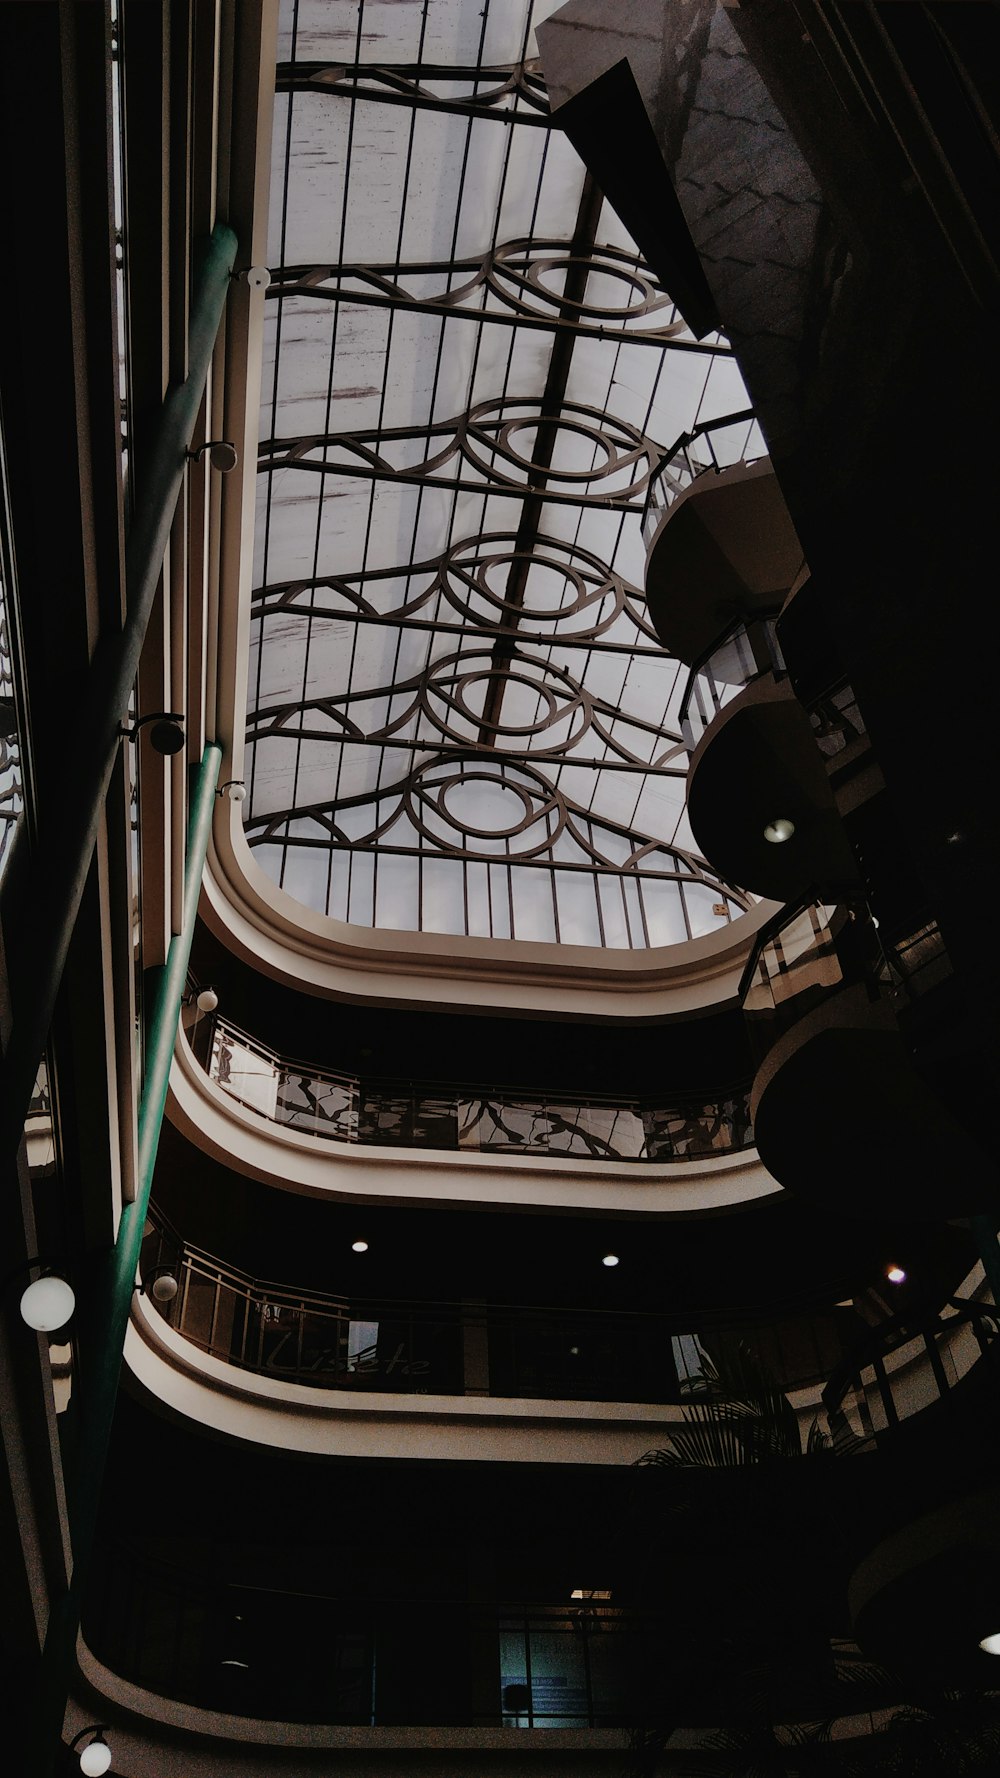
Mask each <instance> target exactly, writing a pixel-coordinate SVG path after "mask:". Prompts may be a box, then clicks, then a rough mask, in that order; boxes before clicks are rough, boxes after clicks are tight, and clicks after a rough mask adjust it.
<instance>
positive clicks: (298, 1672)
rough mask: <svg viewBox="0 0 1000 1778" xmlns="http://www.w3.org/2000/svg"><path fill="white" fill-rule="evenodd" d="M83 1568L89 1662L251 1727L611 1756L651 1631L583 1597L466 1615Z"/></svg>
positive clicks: (636, 1618) (121, 1555)
mask: <svg viewBox="0 0 1000 1778" xmlns="http://www.w3.org/2000/svg"><path fill="white" fill-rule="evenodd" d="M95 1568H96V1570H97V1572H96V1574H95V1579H94V1583H93V1585H92V1587H91V1591H90V1596H89V1600H88V1607H87V1611H86V1614H85V1625H84V1632H85V1635H86V1639H87V1645H88V1649H89V1651H90V1653H91V1654H92V1655H93V1656H96V1658H97V1660H98V1661H100V1662H101V1663H103V1664H104V1665H105V1666H106V1667H107V1668H110V1669H111V1671H112V1672H113V1673H114V1674H116V1675H118V1676H119V1677H121V1678H122V1679H125V1680H128V1681H131V1682H132V1683H133V1684H135V1685H138V1686H142V1687H144V1688H147V1690H148V1691H149V1692H152V1693H154V1694H156V1695H157V1696H159V1697H161V1698H169V1699H171V1700H176V1701H177V1702H178V1703H182V1704H187V1705H189V1706H193V1707H194V1708H195V1709H201V1710H206V1711H218V1712H224V1713H225V1714H226V1715H228V1716H235V1717H243V1718H253V1719H255V1720H258V1721H259V1720H262V1719H263V1720H268V1721H280V1722H282V1723H323V1724H330V1725H337V1724H340V1725H344V1726H353V1727H355V1728H361V1729H364V1728H380V1727H386V1728H388V1727H394V1726H397V1725H406V1726H408V1727H410V1728H419V1727H421V1726H423V1727H426V1728H431V1729H436V1730H440V1729H442V1728H447V1727H455V1728H457V1727H468V1728H479V1729H488V1728H495V1729H514V1730H522V1731H530V1730H533V1729H547V1730H559V1729H563V1730H567V1729H568V1730H572V1729H590V1730H594V1729H598V1730H599V1729H602V1728H607V1729H611V1728H613V1727H616V1726H617V1727H618V1728H619V1734H618V1735H617V1736H616V1737H615V1739H616V1742H617V1745H618V1746H619V1747H620V1746H621V1735H620V1727H621V1725H623V1724H624V1723H626V1722H627V1721H630V1720H635V1715H636V1707H637V1705H638V1704H639V1702H640V1701H639V1699H638V1698H637V1697H636V1696H635V1692H636V1687H635V1684H634V1678H633V1676H634V1675H635V1673H636V1671H637V1670H638V1668H639V1667H640V1665H641V1666H642V1668H643V1670H644V1671H646V1672H647V1673H648V1672H649V1670H650V1664H649V1662H648V1655H649V1643H650V1639H651V1638H653V1637H655V1635H656V1628H657V1622H656V1620H655V1619H654V1618H652V1616H651V1615H650V1614H648V1613H640V1612H637V1611H629V1612H624V1611H622V1610H621V1609H619V1608H616V1607H614V1606H612V1605H611V1604H609V1603H606V1602H605V1601H604V1600H602V1599H600V1598H598V1597H592V1598H586V1599H585V1598H581V1599H580V1601H579V1602H575V1601H572V1600H568V1601H566V1602H565V1603H560V1604H554V1603H549V1604H547V1603H544V1602H541V1603H531V1602H522V1601H516V1602H501V1603H493V1602H490V1603H482V1604H470V1603H467V1602H466V1601H464V1600H456V1599H453V1598H452V1599H447V1598H445V1599H413V1598H412V1597H411V1598H403V1599H377V1600H372V1599H368V1598H363V1597H362V1598H357V1597H353V1598H351V1597H348V1598H344V1597H335V1596H332V1595H330V1594H328V1593H326V1592H324V1591H323V1590H322V1589H321V1587H319V1586H317V1587H316V1588H315V1590H310V1591H305V1590H302V1589H299V1590H295V1591H293V1590H291V1589H282V1588H281V1587H278V1586H274V1585H253V1584H247V1583H243V1584H239V1583H236V1582H227V1581H224V1580H222V1579H220V1578H218V1577H216V1576H214V1575H211V1574H206V1573H205V1572H204V1571H201V1572H198V1571H196V1570H195V1569H194V1567H193V1566H192V1567H183V1568H182V1567H180V1566H179V1565H177V1564H175V1563H173V1562H170V1561H167V1560H163V1559H161V1558H157V1557H155V1556H152V1555H151V1554H150V1553H149V1552H148V1551H145V1550H139V1549H136V1548H134V1547H133V1546H132V1545H130V1544H128V1543H126V1542H125V1541H120V1542H116V1543H114V1544H111V1545H108V1546H106V1547H105V1549H104V1550H103V1551H102V1558H101V1561H100V1562H99V1563H97V1564H95ZM640 1648H644V1650H645V1653H646V1656H647V1660H646V1661H645V1662H642V1663H640V1662H639V1661H638V1660H637V1655H638V1653H639V1650H640ZM517 1739H518V1741H520V1737H518V1738H517ZM522 1748H523V1743H522Z"/></svg>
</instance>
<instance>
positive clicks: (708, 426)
mask: <svg viewBox="0 0 1000 1778" xmlns="http://www.w3.org/2000/svg"><path fill="white" fill-rule="evenodd" d="M756 418H757V415H756V412H755V410H754V409H753V408H752V407H748V408H741V409H740V411H739V412H738V413H735V414H720V415H718V416H717V418H715V419H714V420H700V421H699V422H698V424H697V425H696V426H692V427H691V430H690V431H689V432H681V433H680V434H679V435H678V437H677V438H676V439H675V440H674V442H673V444H672V445H670V446H669V448H668V449H667V450H666V451H665V452H664V454H663V456H662V457H661V458H660V461H659V463H658V464H657V466H656V469H655V471H654V472H653V474H652V475H651V476H650V478H649V485H648V487H647V489H646V503H645V505H644V507H643V510H642V517H641V519H640V521H639V523H640V528H641V531H642V535H643V537H645V535H646V522H647V520H648V518H649V510H650V507H651V505H653V504H654V491H655V490H656V489H657V488H658V487H659V486H660V484H661V482H663V481H664V480H665V478H666V477H667V476H668V474H669V471H670V466H671V464H673V463H676V461H677V459H678V457H680V456H682V455H683V454H684V453H685V452H686V451H687V450H688V449H689V447H690V446H691V445H693V444H694V443H695V440H696V439H699V438H705V437H706V436H709V435H710V434H711V433H713V432H722V431H724V430H725V428H726V427H728V426H741V425H743V424H744V423H746V424H748V425H750V424H752V423H753V422H754V421H755V420H756ZM712 454H713V459H714V457H715V453H714V451H713V453H712ZM766 455H767V450H766V448H765V449H764V450H763V451H762V452H761V456H766ZM748 460H749V461H752V462H756V461H757V460H758V459H757V458H751V459H748ZM725 467H728V466H727V465H724V464H720V463H719V462H718V461H713V462H711V463H705V464H702V465H701V467H700V469H699V470H697V471H696V472H695V474H694V475H693V476H692V480H697V477H698V474H703V473H705V472H706V471H708V470H714V472H715V474H716V475H718V474H719V473H720V471H721V469H723V468H725Z"/></svg>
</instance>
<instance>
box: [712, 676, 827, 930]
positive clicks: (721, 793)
mask: <svg viewBox="0 0 1000 1778" xmlns="http://www.w3.org/2000/svg"><path fill="white" fill-rule="evenodd" d="M688 814H689V816H690V820H691V827H692V831H693V833H694V837H695V843H696V845H697V846H698V848H699V850H700V851H701V852H702V853H703V855H704V856H705V857H706V858H707V859H710V860H711V862H712V864H713V865H714V867H715V869H716V870H718V871H720V872H721V874H722V875H723V876H724V877H727V878H728V879H729V880H730V881H731V882H734V883H741V884H743V885H744V886H745V887H746V888H747V889H750V890H752V891H753V893H754V894H756V895H763V896H767V897H769V898H770V899H772V900H774V901H784V902H789V901H795V900H797V899H798V897H799V896H801V895H802V894H803V893H804V892H805V891H806V890H807V889H810V888H814V889H817V890H819V891H820V892H823V891H824V890H825V889H827V888H828V887H836V888H839V889H843V888H844V887H845V886H846V885H848V884H850V883H853V882H854V881H855V879H856V877H857V864H856V862H855V859H854V854H853V853H852V851H851V848H850V846H849V845H848V843H847V839H846V836H845V834H844V830H843V826H842V823H841V819H840V816H839V814H838V812H837V808H836V805H835V803H834V800H833V793H832V791H831V789H830V785H829V782H828V780H827V776H826V772H825V770H824V766H823V759H822V756H821V754H820V753H819V751H818V749H817V747H816V742H815V739H814V737H813V733H812V730H811V729H810V727H809V719H808V717H807V716H806V713H805V711H804V710H803V708H802V706H801V704H800V703H799V702H798V699H797V698H796V697H795V696H794V694H793V692H792V690H791V687H790V686H789V684H788V681H787V680H784V679H782V680H778V679H776V678H775V676H774V674H773V673H768V674H765V675H763V676H762V677H761V678H760V679H756V680H754V682H753V683H752V684H751V685H749V686H748V687H747V689H746V690H745V691H744V692H741V693H740V695H739V696H738V697H737V698H734V699H733V701H732V703H731V704H728V705H727V706H726V707H725V709H724V710H722V711H721V712H720V714H719V715H718V716H717V717H716V719H715V721H714V722H713V723H712V726H711V727H710V728H709V729H708V730H707V732H706V733H705V735H704V736H703V737H702V740H701V742H700V743H699V745H698V747H697V748H696V750H695V753H694V756H693V758H692V760H691V770H690V773H689V775H688ZM779 817H784V818H785V819H787V820H790V821H792V822H793V823H794V827H795V832H794V834H793V836H792V838H791V839H790V840H788V841H786V842H785V843H784V844H781V845H773V844H771V843H770V842H769V841H768V840H766V839H765V837H764V829H765V827H766V826H767V825H768V824H769V823H770V822H773V821H775V820H777V819H778V818H779Z"/></svg>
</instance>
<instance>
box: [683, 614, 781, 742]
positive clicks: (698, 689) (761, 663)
mask: <svg viewBox="0 0 1000 1778" xmlns="http://www.w3.org/2000/svg"><path fill="white" fill-rule="evenodd" d="M784 671H785V660H784V656H783V655H782V652H781V647H780V645H779V643H778V638H777V634H776V632H775V626H774V620H773V618H759V619H755V620H754V621H753V622H751V623H746V624H744V623H740V624H736V625H733V626H732V627H731V628H730V629H728V630H727V631H726V632H725V635H724V636H722V637H721V638H720V639H719V641H718V642H716V643H714V644H713V647H712V651H711V653H710V654H709V655H707V656H706V657H705V658H704V659H703V660H701V661H700V662H699V663H698V664H697V665H696V666H694V667H693V668H692V669H691V672H690V674H689V675H688V682H687V685H686V687H685V689H684V697H683V699H682V702H681V708H680V729H681V734H682V735H683V737H684V743H685V746H686V747H687V749H688V751H689V752H690V753H693V752H694V750H695V748H696V747H697V745H698V742H699V741H700V740H701V737H702V735H703V734H704V733H705V731H706V729H708V728H710V727H711V724H712V723H713V722H714V721H715V718H716V717H717V716H718V714H719V712H720V711H721V710H724V709H725V707H726V705H727V704H730V703H732V701H733V699H734V698H735V697H737V696H738V695H739V693H740V692H741V691H743V690H744V689H745V688H746V686H748V685H750V684H751V683H752V681H753V680H755V679H760V678H761V677H762V676H763V674H765V673H784Z"/></svg>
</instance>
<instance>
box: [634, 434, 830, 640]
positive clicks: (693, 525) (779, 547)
mask: <svg viewBox="0 0 1000 1778" xmlns="http://www.w3.org/2000/svg"><path fill="white" fill-rule="evenodd" d="M802 566H803V556H802V545H801V544H800V542H799V540H798V537H797V536H796V533H795V527H794V526H793V524H792V521H791V518H790V517H789V513H788V508H787V506H786V505H785V501H784V496H783V495H782V492H781V489H780V487H779V486H778V480H777V477H776V476H775V474H774V471H773V470H772V468H771V465H770V463H769V462H768V461H767V460H766V459H764V460H763V461H761V462H758V463H752V464H746V463H737V464H734V466H733V467H732V468H731V469H724V470H722V471H721V472H720V473H719V474H715V475H703V476H700V477H699V479H698V480H697V481H696V482H695V483H694V484H693V486H692V487H691V488H689V489H687V490H686V492H685V493H683V494H681V495H680V496H679V497H678V499H677V500H676V501H675V503H674V504H673V506H671V507H670V508H669V510H668V512H667V513H666V515H665V516H664V518H663V520H662V521H661V523H660V526H659V529H658V530H657V532H656V534H655V536H654V537H653V541H652V543H651V545H650V549H649V553H648V555H647V558H646V603H647V606H648V609H649V616H650V621H651V623H652V625H653V628H654V629H655V631H656V634H657V635H658V637H659V638H660V641H661V642H662V643H663V646H664V648H666V649H667V650H668V651H669V653H671V654H674V655H676V656H677V657H678V659H679V660H682V661H685V662H686V663H687V665H688V666H693V665H694V663H695V661H697V660H698V659H699V658H700V657H701V656H702V655H704V653H705V651H706V649H708V648H710V647H711V646H712V643H713V642H714V640H715V638H716V637H717V636H718V635H719V634H720V632H721V631H722V630H724V629H725V628H726V627H727V625H729V624H731V623H732V621H733V619H734V618H736V617H739V616H745V617H752V616H756V615H759V614H760V613H763V612H772V611H776V610H778V609H779V608H780V606H781V605H783V603H784V601H785V598H786V597H787V594H788V592H789V590H790V588H791V587H792V586H793V584H794V582H795V580H796V579H797V577H798V575H799V573H800V571H801V569H802Z"/></svg>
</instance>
